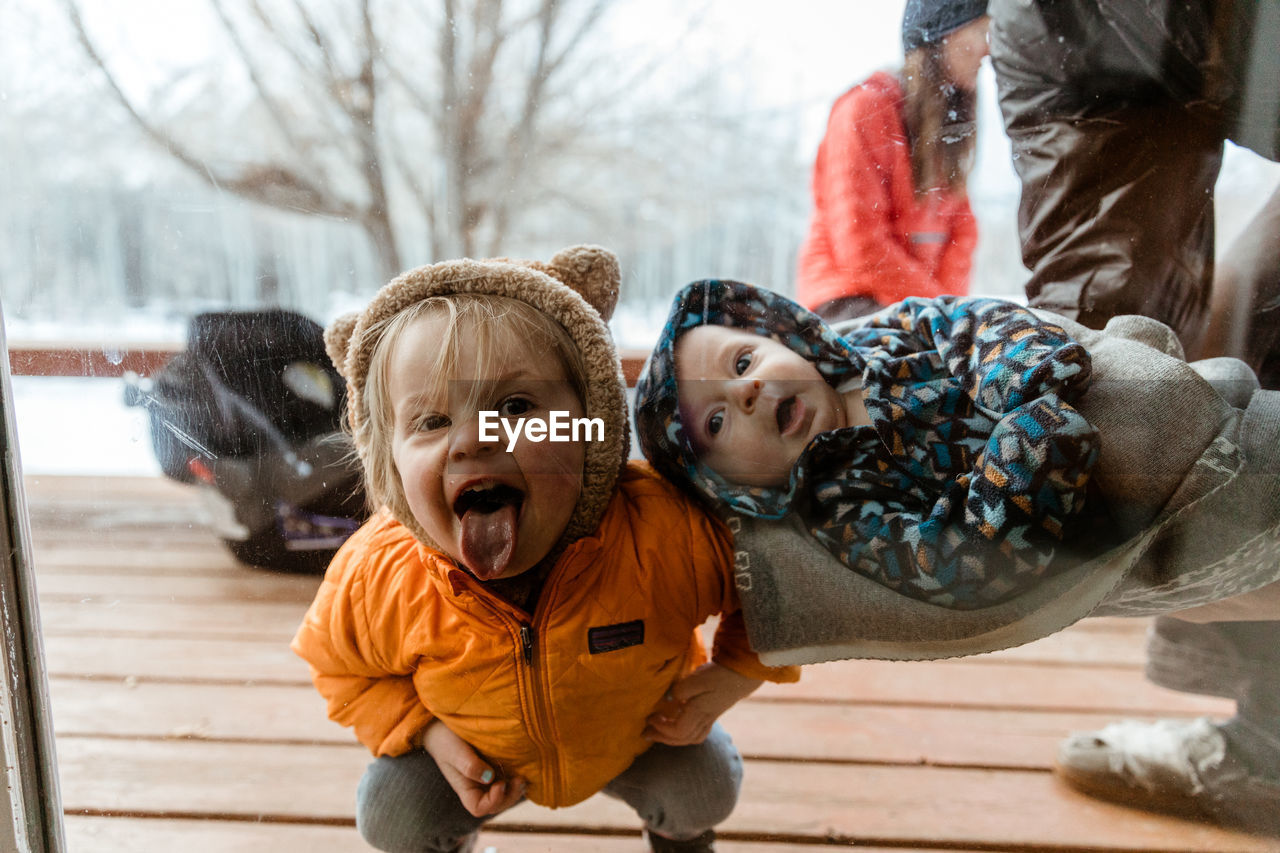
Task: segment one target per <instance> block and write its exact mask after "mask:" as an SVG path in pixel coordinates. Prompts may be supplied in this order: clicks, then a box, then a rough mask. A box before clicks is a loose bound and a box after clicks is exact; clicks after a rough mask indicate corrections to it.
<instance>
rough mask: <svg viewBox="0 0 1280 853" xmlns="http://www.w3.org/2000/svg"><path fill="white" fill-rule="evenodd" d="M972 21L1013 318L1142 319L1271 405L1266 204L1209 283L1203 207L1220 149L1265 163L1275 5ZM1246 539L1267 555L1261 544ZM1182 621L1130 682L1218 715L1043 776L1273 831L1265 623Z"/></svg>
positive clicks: (998, 7)
mask: <svg viewBox="0 0 1280 853" xmlns="http://www.w3.org/2000/svg"><path fill="white" fill-rule="evenodd" d="M990 11H991V59H992V66H993V68H994V70H995V73H996V80H997V86H998V92H999V100H1000V108H1001V111H1002V113H1003V116H1004V123H1005V128H1006V130H1007V132H1008V135H1009V138H1010V142H1011V145H1012V156H1013V160H1014V166H1015V168H1016V171H1017V173H1018V176H1019V179H1020V181H1021V184H1022V197H1021V202H1020V205H1019V209H1018V228H1019V231H1020V234H1021V242H1022V257H1023V261H1024V263H1025V264H1026V266H1027V267H1028V268H1029V269H1030V270H1031V278H1030V279H1029V281H1028V282H1027V285H1026V291H1027V296H1028V298H1029V300H1030V302H1031V304H1032V305H1034V306H1037V307H1041V308H1046V309H1049V310H1051V311H1055V312H1058V313H1060V314H1064V315H1066V316H1068V317H1070V318H1073V319H1075V320H1077V321H1079V322H1081V323H1083V324H1085V325H1088V326H1093V327H1096V328H1101V327H1102V326H1103V325H1105V324H1106V322H1107V321H1108V320H1109V319H1110V318H1111V317H1114V316H1116V315H1118V314H1145V315H1147V316H1150V317H1154V318H1156V319H1157V320H1161V321H1163V322H1165V323H1167V324H1169V325H1170V326H1173V327H1174V328H1175V329H1176V330H1177V332H1178V334H1179V336H1180V338H1181V339H1182V342H1183V346H1184V347H1185V348H1186V349H1187V351H1188V352H1189V353H1190V354H1191V355H1192V356H1193V357H1195V356H1197V355H1199V356H1205V355H1219V354H1230V355H1237V356H1240V357H1243V358H1245V359H1246V360H1247V361H1249V362H1250V364H1251V365H1252V366H1253V367H1254V369H1255V370H1257V371H1258V372H1259V378H1260V379H1261V380H1262V384H1263V387H1264V388H1277V387H1280V385H1277V379H1280V377H1278V376H1277V375H1276V370H1275V364H1276V356H1277V353H1276V352H1275V350H1276V344H1277V340H1276V339H1277V325H1278V324H1277V319H1278V318H1277V313H1278V311H1280V196H1273V197H1272V198H1271V200H1270V201H1269V202H1268V203H1267V204H1266V205H1265V206H1264V207H1263V208H1262V210H1261V212H1260V213H1258V215H1257V216H1256V217H1255V218H1254V220H1253V221H1252V222H1251V223H1250V225H1249V226H1248V227H1247V228H1246V230H1245V232H1244V233H1243V234H1242V235H1241V236H1240V237H1239V238H1237V240H1236V241H1235V242H1234V243H1233V244H1232V246H1231V248H1230V250H1229V251H1228V252H1227V253H1225V255H1224V257H1223V258H1222V261H1221V265H1220V274H1219V275H1217V276H1216V277H1215V272H1214V260H1215V248H1214V229H1215V215H1214V204H1213V202H1214V187H1215V183H1216V181H1217V179H1218V174H1219V170H1220V167H1221V164H1222V158H1223V150H1224V141H1225V140H1231V141H1233V142H1235V143H1237V144H1239V145H1241V146H1244V147H1247V148H1250V149H1252V150H1253V151H1255V152H1257V153H1258V154H1260V155H1262V156H1263V157H1265V158H1268V159H1270V160H1277V158H1278V157H1280V54H1277V52H1276V49H1275V48H1276V45H1277V44H1280V4H1277V3H1275V2H1271V1H1270V0H1176V2H1175V0H1059V2H1055V3H1032V2H1028V0H991V10H990ZM1215 279H1216V280H1215ZM1206 329H1209V332H1208V334H1206ZM1263 393H1265V392H1263ZM1246 417H1247V415H1246ZM1260 539H1265V540H1266V542H1263V543H1260V546H1261V547H1274V542H1275V540H1276V537H1275V531H1272V532H1271V535H1270V536H1269V537H1267V536H1264V537H1260ZM1267 542H1269V543H1271V545H1270V546H1268V545H1267V544H1266V543H1267ZM1199 611H1200V612H1193V611H1185V612H1183V613H1180V614H1177V616H1179V617H1183V618H1173V617H1160V618H1158V619H1157V620H1156V622H1155V626H1154V628H1153V630H1152V632H1151V634H1150V636H1149V638H1148V645H1147V652H1148V658H1147V666H1146V671H1147V676H1148V678H1150V679H1151V680H1152V681H1154V682H1155V683H1157V684H1160V685H1162V686H1164V687H1169V688H1172V689H1174V690H1181V691H1184V692H1191V693H1200V694H1207V695H1215V696H1222V697H1226V698H1229V699H1234V700H1236V715H1235V716H1234V717H1232V718H1231V719H1229V720H1226V721H1214V720H1209V719H1197V720H1160V721H1157V722H1154V723H1149V722H1138V721H1133V720H1126V721H1121V722H1118V723H1114V724H1111V725H1109V726H1106V727H1105V728H1103V729H1101V730H1100V731H1096V732H1083V733H1079V734H1078V735H1076V736H1073V737H1071V738H1069V739H1068V740H1067V741H1065V742H1064V743H1063V744H1062V747H1061V749H1060V752H1059V756H1058V770H1059V771H1060V773H1061V775H1062V776H1063V777H1064V778H1065V779H1066V780H1067V781H1068V782H1070V783H1071V784H1073V785H1075V786H1076V787H1078V788H1081V789H1083V790H1085V791H1088V792H1090V793H1092V794H1094V795H1096V796H1100V797H1103V798H1106V799H1109V800H1115V801H1120V802H1126V803H1129V804H1131V805H1137V806H1141V807H1146V808H1157V809H1173V810H1177V811H1187V812H1191V813H1194V814H1197V815H1200V816H1204V817H1208V818H1210V819H1213V820H1218V821H1222V822H1230V823H1243V824H1246V825H1249V826H1255V827H1261V828H1264V829H1267V830H1271V831H1280V604H1278V605H1277V612H1276V614H1275V619H1274V620H1273V621H1249V620H1250V619H1253V620H1256V618H1257V617H1256V615H1255V616H1252V617H1244V618H1243V619H1242V618H1241V617H1240V616H1239V615H1233V613H1232V611H1231V609H1230V608H1219V609H1217V610H1212V609H1206V608H1200V609H1199ZM1235 620H1240V621H1235Z"/></svg>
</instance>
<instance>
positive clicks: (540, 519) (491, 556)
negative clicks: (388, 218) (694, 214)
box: [293, 246, 799, 853]
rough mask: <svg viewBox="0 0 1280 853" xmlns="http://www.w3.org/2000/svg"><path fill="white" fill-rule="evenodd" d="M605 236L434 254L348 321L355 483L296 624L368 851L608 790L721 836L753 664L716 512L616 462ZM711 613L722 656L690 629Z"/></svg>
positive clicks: (439, 839) (459, 837) (780, 674)
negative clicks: (357, 497) (481, 254)
mask: <svg viewBox="0 0 1280 853" xmlns="http://www.w3.org/2000/svg"><path fill="white" fill-rule="evenodd" d="M619 279H620V276H619V271H618V263H617V259H616V258H615V257H614V256H613V255H612V254H611V253H609V252H607V251H605V250H603V249H600V248H598V247H594V246H580V247H574V248H572V249H567V250H565V251H563V252H561V253H559V254H557V255H556V256H555V257H554V258H552V260H551V262H550V263H540V262H516V261H508V260H505V259H500V260H490V261H475V260H469V259H462V260H456V261H444V262H441V263H438V264H433V265H430V266H426V267H420V268H418V269H415V270H410V271H409V272H406V273H404V274H403V275H401V276H400V277H398V278H396V279H394V280H393V281H391V282H390V283H389V284H387V285H386V286H385V287H384V288H383V289H382V290H381V291H379V293H378V294H377V295H375V296H374V298H373V300H372V301H371V302H370V304H369V306H368V307H367V308H365V309H364V311H362V312H360V313H359V314H358V315H349V316H348V317H345V318H339V319H338V320H336V321H335V322H334V323H333V324H331V325H330V327H329V329H328V330H327V331H326V333H325V344H326V349H327V351H328V353H329V356H330V358H331V359H332V360H333V362H334V364H335V365H337V366H338V368H339V370H340V372H341V373H342V375H343V376H344V378H345V379H346V381H347V401H348V404H347V413H348V420H349V422H350V424H349V425H350V428H351V433H352V437H353V439H354V442H355V446H356V450H357V451H358V452H359V454H360V459H361V462H362V464H363V466H364V473H365V480H366V485H367V492H368V494H369V495H370V497H371V499H372V500H373V501H375V502H376V505H380V506H382V507H384V508H383V509H381V510H380V511H379V512H378V513H377V514H375V515H374V517H373V518H372V519H370V520H369V521H368V522H367V523H366V524H365V525H364V526H363V527H361V528H360V529H359V530H358V531H356V533H355V534H354V535H352V537H351V538H350V539H348V540H347V541H346V543H345V544H344V545H343V546H342V548H340V549H339V551H338V553H337V555H336V556H335V557H334V560H333V562H332V564H331V565H330V567H329V569H328V571H327V572H326V574H325V579H324V582H323V584H322V585H321V587H320V589H319V591H318V592H317V594H316V598H315V601H314V602H313V603H312V605H311V607H310V609H309V610H308V611H307V615H306V617H305V619H304V621H303V623H302V625H301V627H300V628H299V629H298V632H297V635H296V636H295V638H294V641H293V649H294V651H296V652H297V653H298V654H299V655H300V656H302V657H303V658H304V659H305V660H306V661H307V662H308V663H309V664H310V668H311V675H312V680H313V681H314V683H315V686H316V688H317V689H318V690H319V691H320V693H321V694H322V695H323V696H324V698H325V700H326V702H327V706H328V711H329V715H330V716H331V717H332V718H333V719H334V720H335V721H337V722H339V723H341V724H343V725H347V726H351V727H352V728H353V729H354V730H355V734H356V737H357V738H358V739H359V740H360V741H361V743H363V744H364V745H365V746H366V747H367V748H368V749H369V750H370V752H372V753H373V754H374V755H375V756H376V757H375V759H374V761H373V763H372V764H371V765H370V767H369V769H368V771H367V772H366V773H365V775H364V778H363V779H362V781H361V783H360V786H359V788H358V790H357V794H356V826H357V828H358V829H359V831H360V833H361V834H362V835H363V836H364V838H365V840H367V841H368V842H369V843H370V844H372V845H373V846H374V847H376V848H378V849H380V850H388V851H400V850H416V851H433V852H434V853H453V851H466V850H470V849H472V846H473V845H474V843H475V839H476V836H477V833H478V832H479V829H480V827H481V826H482V825H483V824H484V823H485V821H487V820H488V819H489V818H490V817H491V816H492V815H494V814H497V813H500V812H502V811H505V810H506V809H508V808H510V807H512V806H513V805H515V804H516V803H518V802H520V801H521V800H524V799H528V800H529V801H531V802H533V803H537V804H539V805H544V806H549V807H553V808H556V807H563V806H569V805H573V804H574V803H577V802H580V801H582V800H584V799H586V798H587V797H590V796H592V795H593V794H595V793H597V792H603V793H605V794H606V795H608V796H612V797H614V798H616V799H620V800H623V801H624V802H626V803H627V804H628V805H630V806H631V807H632V808H634V809H635V810H636V812H637V813H638V814H639V815H640V817H641V819H642V821H643V824H644V830H645V834H646V836H647V837H648V840H649V845H650V848H651V849H652V850H655V851H659V853H674V851H690V853H699V851H710V850H713V849H714V847H713V843H714V836H715V832H714V827H715V826H716V825H717V824H718V823H720V822H721V821H722V820H724V818H726V817H727V816H728V815H729V813H730V812H731V811H732V809H733V807H734V805H735V804H736V802H737V796H738V786H739V784H740V782H741V778H742V760H741V757H740V756H739V754H738V752H737V750H736V749H735V748H734V746H733V741H732V740H731V739H730V738H729V735H728V734H727V733H726V732H725V731H724V729H723V728H722V727H721V726H720V725H719V724H718V723H717V722H716V720H717V718H718V717H719V716H720V715H721V714H722V713H723V712H724V711H725V710H727V709H728V708H729V707H730V706H732V705H733V704H734V703H735V702H736V701H737V700H739V699H741V698H743V697H745V696H746V695H748V694H749V693H751V692H752V691H753V690H754V689H755V688H756V687H758V686H759V684H760V683H761V681H762V680H774V681H794V680H795V679H796V678H798V677H799V672H798V670H797V669H796V668H794V667H781V668H777V669H773V668H770V667H766V666H764V665H763V664H761V662H760V660H759V658H758V657H757V656H756V655H755V653H754V652H753V651H752V650H751V648H750V644H749V643H748V640H747V635H746V626H745V624H744V623H743V620H742V616H741V610H740V604H739V600H738V595H737V591H736V587H735V583H734V581H735V576H734V555H733V548H732V540H731V537H730V535H729V532H728V530H727V528H726V527H725V526H724V525H723V524H722V523H720V522H719V521H718V520H717V519H716V518H715V517H714V516H712V515H711V514H710V513H709V512H707V511H706V510H704V509H702V508H701V507H700V506H699V505H698V504H697V503H696V502H695V501H694V499H693V498H691V497H689V496H686V495H684V494H682V493H681V492H680V491H679V489H678V488H677V487H676V486H674V485H672V484H671V483H668V482H667V481H665V480H664V479H662V478H661V477H660V476H659V475H658V474H657V473H656V472H654V471H653V469H652V468H650V467H648V466H647V465H645V464H643V463H640V462H628V461H627V455H628V450H629V447H630V444H629V441H628V439H627V432H628V428H627V410H626V391H625V388H624V385H623V381H622V374H621V369H620V365H619V362H618V356H617V352H616V350H615V349H614V346H613V343H612V340H611V338H610V336H609V331H608V327H607V326H606V325H605V324H606V322H607V317H608V316H609V314H610V313H611V312H612V309H613V306H614V304H615V302H616V300H617V296H618V285H619ZM715 615H720V616H721V618H720V620H719V623H718V626H717V629H716V636H715V645H714V648H713V649H712V653H711V656H710V657H711V659H710V661H708V660H707V654H706V649H705V647H704V646H703V645H702V642H701V640H700V638H699V637H698V632H697V629H698V627H699V626H700V625H702V624H703V623H704V622H705V621H706V620H707V619H708V618H710V617H712V616H715Z"/></svg>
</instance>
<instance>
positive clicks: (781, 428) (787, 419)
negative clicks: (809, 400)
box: [774, 397, 804, 435]
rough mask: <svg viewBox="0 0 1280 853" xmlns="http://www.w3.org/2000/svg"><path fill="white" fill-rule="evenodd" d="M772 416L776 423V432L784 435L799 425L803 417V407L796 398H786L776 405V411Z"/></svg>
mask: <svg viewBox="0 0 1280 853" xmlns="http://www.w3.org/2000/svg"><path fill="white" fill-rule="evenodd" d="M774 416H775V417H776V418H777V421H778V432H779V433H780V434H782V435H786V434H787V433H789V432H791V431H792V430H793V429H795V428H796V427H797V426H798V425H799V423H800V418H802V417H803V416H804V407H803V406H801V405H800V400H799V399H797V398H796V397H788V398H786V399H785V400H783V401H782V402H781V403H779V404H778V411H777V412H775V413H774Z"/></svg>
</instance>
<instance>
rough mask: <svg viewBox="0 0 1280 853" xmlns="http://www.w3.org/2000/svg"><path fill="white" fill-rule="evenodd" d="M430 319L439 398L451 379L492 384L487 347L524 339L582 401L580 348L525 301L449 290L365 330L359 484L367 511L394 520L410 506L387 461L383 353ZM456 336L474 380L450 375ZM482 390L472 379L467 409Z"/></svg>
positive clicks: (391, 420)
mask: <svg viewBox="0 0 1280 853" xmlns="http://www.w3.org/2000/svg"><path fill="white" fill-rule="evenodd" d="M437 315H438V316H443V317H445V318H446V323H445V328H444V332H443V334H442V336H441V340H440V348H439V350H438V351H437V352H436V354H435V360H434V362H432V365H431V371H430V372H431V382H432V387H431V393H432V394H438V393H443V392H444V391H445V390H446V389H445V386H446V385H447V384H448V383H449V382H450V381H451V380H455V379H467V380H472V379H480V380H488V379H492V378H493V372H494V371H493V368H492V363H493V357H492V353H493V350H494V347H495V346H496V344H497V343H498V342H499V341H500V340H502V339H504V338H510V337H513V336H514V337H516V338H517V339H519V340H525V341H529V342H531V349H532V350H533V351H549V352H550V353H552V354H553V355H554V356H555V357H556V358H557V359H558V361H559V362H560V366H561V367H562V368H563V369H564V373H565V376H566V377H568V380H569V383H570V385H571V386H572V388H573V392H574V394H575V395H576V396H577V398H578V401H579V403H582V402H583V401H585V400H586V397H587V368H586V364H585V362H584V360H583V357H582V353H581V351H579V349H578V347H577V346H576V345H575V344H574V342H573V340H572V338H570V337H569V333H568V332H566V331H565V329H564V327H563V326H561V325H560V324H559V323H557V322H556V321H555V320H554V319H552V318H551V317H549V316H547V315H546V314H544V313H543V312H541V311H539V310H538V309H536V308H534V307H533V306H532V305H530V304H528V303H527V302H523V301H521V300H519V299H512V298H510V297H507V296H494V295H490V294H479V293H457V294H450V295H448V296H432V297H429V298H427V299H423V300H422V301H420V302H417V303H415V304H413V305H411V306H410V307H408V308H406V309H404V310H403V311H400V312H398V313H396V314H393V315H392V316H391V317H388V318H387V319H386V320H384V321H382V322H381V323H380V324H378V326H377V327H375V328H373V329H371V330H370V332H371V333H372V334H377V335H378V336H379V337H378V343H377V345H376V346H375V348H374V350H373V352H372V354H371V356H370V360H369V374H368V379H367V381H366V384H365V406H366V412H367V414H366V417H367V418H368V423H367V429H366V431H365V434H366V436H367V438H368V451H367V458H366V459H365V487H366V491H367V493H368V499H369V502H370V505H371V506H372V507H373V508H374V509H377V508H378V507H380V506H383V505H385V506H388V507H390V509H391V510H392V511H393V512H394V513H395V514H396V516H397V517H400V518H404V517H406V516H407V515H409V514H410V509H409V505H408V501H407V500H406V498H405V494H404V487H403V485H402V484H401V482H400V474H399V472H398V471H397V470H396V464H395V460H394V458H393V457H392V440H391V437H392V435H393V434H394V431H395V417H394V413H393V412H392V410H391V400H390V394H389V393H388V382H389V377H388V375H387V374H388V371H389V365H390V361H391V359H390V354H391V353H392V352H393V351H394V350H395V347H396V345H397V344H398V343H399V341H400V338H401V337H402V336H403V334H404V331H405V330H406V329H407V328H408V327H409V326H410V325H411V324H412V323H414V322H415V321H417V320H418V319H420V318H422V317H427V316H437ZM464 336H466V338H468V339H470V340H471V341H474V343H475V352H476V374H477V375H476V376H474V377H472V376H466V377H460V376H458V375H457V372H458V362H459V349H460V345H461V341H462V340H463V339H464ZM486 393H487V386H486V383H485V382H484V381H480V382H474V383H473V384H472V385H471V390H470V393H469V396H468V399H467V401H466V405H467V407H468V409H472V408H475V407H476V406H477V405H478V403H479V400H480V399H481V398H483V397H484V396H485V395H486Z"/></svg>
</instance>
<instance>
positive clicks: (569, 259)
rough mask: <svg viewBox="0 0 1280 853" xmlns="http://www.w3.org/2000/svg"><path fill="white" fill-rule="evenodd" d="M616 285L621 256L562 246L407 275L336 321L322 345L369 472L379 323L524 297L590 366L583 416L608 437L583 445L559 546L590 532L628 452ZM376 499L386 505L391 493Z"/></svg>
mask: <svg viewBox="0 0 1280 853" xmlns="http://www.w3.org/2000/svg"><path fill="white" fill-rule="evenodd" d="M620 281H621V275H620V272H619V268H618V259H617V257H616V256H614V254H613V253H612V252H609V251H607V250H605V249H602V248H600V247H598V246H574V247H571V248H568V249H564V250H563V251H561V252H559V253H557V254H556V255H555V256H554V257H553V258H552V259H551V260H550V261H549V262H541V261H522V260H511V259H508V258H493V259H489V260H472V259H470V258H462V259H460V260H453V261H442V262H440V263H437V264H430V265H428V266H423V267H418V268H416V269H412V270H409V271H408V272H405V273H403V274H401V275H400V276H398V277H396V278H394V279H392V280H391V281H390V282H388V283H387V284H386V285H384V286H383V287H382V289H381V290H379V291H378V292H377V293H376V294H375V295H374V297H373V299H372V300H371V301H370V302H369V305H368V307H366V308H365V309H364V310H363V311H359V312H354V313H351V314H347V315H344V316H342V317H339V318H337V319H336V320H334V321H333V322H332V323H331V324H330V325H329V328H328V329H326V330H325V347H326V349H327V351H328V353H329V358H330V359H332V361H333V363H334V365H335V366H336V367H337V368H338V371H339V372H340V373H341V374H342V375H343V377H344V378H345V379H346V380H347V418H348V420H349V426H350V429H351V433H352V436H353V438H354V441H355V446H356V450H357V451H358V453H359V454H360V459H361V461H362V462H363V463H364V464H365V466H366V468H367V466H368V464H369V436H368V429H369V427H368V412H369V409H368V400H367V399H366V397H365V393H364V391H365V383H366V380H367V379H368V374H369V365H370V359H371V357H372V355H373V352H374V349H375V348H376V346H377V344H378V342H379V340H381V337H382V333H383V328H384V325H385V324H384V322H383V321H385V320H386V319H388V318H390V317H392V316H393V315H395V314H398V313H399V312H401V311H403V310H405V309H407V308H410V307H412V306H413V305H415V304H417V303H419V302H421V301H423V300H424V299H427V298H429V297H433V296H448V295H450V294H463V293H471V294H489V295H493V296H506V297H510V298H512V299H518V300H520V301H522V302H525V303H528V304H529V305H532V306H533V307H534V308H536V309H537V310H538V311H540V312H542V313H544V314H547V315H549V316H550V317H551V318H553V319H554V320H555V321H556V322H558V323H559V324H560V325H561V326H562V327H563V328H564V329H565V331H566V332H568V334H569V337H570V339H571V340H573V342H574V343H575V344H576V345H577V347H578V349H579V351H580V352H581V353H582V357H583V361H584V363H585V365H586V370H587V395H586V397H587V398H586V400H584V401H583V402H584V404H585V407H586V415H587V417H589V418H597V417H598V418H600V419H602V420H603V421H604V427H605V429H604V440H603V441H590V442H587V450H586V460H585V463H584V466H583V481H582V495H581V497H580V498H579V500H578V505H577V507H576V508H575V510H574V513H573V515H572V516H571V517H570V519H569V523H568V525H567V526H566V527H565V532H564V535H563V536H562V537H561V540H560V543H559V545H558V546H557V547H562V546H564V545H567V544H568V543H570V542H572V541H574V540H576V539H579V538H581V537H582V536H585V535H586V534H588V533H590V532H591V531H592V530H594V529H595V528H596V525H597V524H598V523H599V521H600V518H601V516H602V515H603V514H604V511H605V508H606V507H607V505H608V503H609V499H610V498H611V497H612V495H613V492H614V486H615V485H616V483H617V480H618V475H619V473H620V472H621V470H622V467H623V465H625V464H626V460H627V454H628V449H629V447H630V440H629V437H628V431H627V400H626V385H625V383H624V381H623V377H622V366H621V363H620V362H619V360H618V353H617V350H616V349H615V347H614V343H613V338H612V336H611V335H610V334H609V327H608V325H607V322H608V319H609V317H610V316H611V315H612V314H613V309H614V306H615V305H616V304H617V300H618V292H619V286H620ZM376 497H377V498H378V499H380V500H386V499H387V496H385V495H378V496H376ZM390 509H391V511H392V514H393V515H394V516H395V517H396V518H397V520H399V521H400V522H401V523H402V524H404V525H405V527H407V528H408V529H409V530H411V531H412V532H413V534H414V536H415V537H416V538H417V539H418V540H419V541H421V542H423V543H424V544H426V545H429V546H431V547H433V548H438V547H439V546H438V545H436V543H434V542H432V541H431V539H430V538H429V537H428V536H427V535H426V533H425V532H424V531H423V529H422V526H421V525H420V524H418V522H417V520H416V519H415V518H414V517H413V515H412V513H410V512H409V509H408V506H407V504H405V502H404V501H403V500H401V501H392V502H391V503H390Z"/></svg>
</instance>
